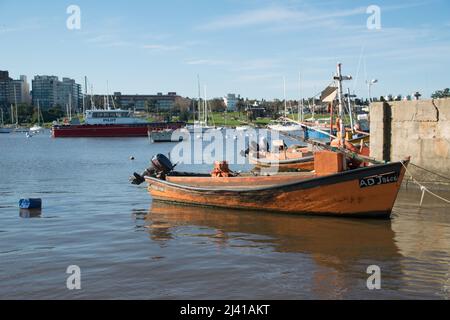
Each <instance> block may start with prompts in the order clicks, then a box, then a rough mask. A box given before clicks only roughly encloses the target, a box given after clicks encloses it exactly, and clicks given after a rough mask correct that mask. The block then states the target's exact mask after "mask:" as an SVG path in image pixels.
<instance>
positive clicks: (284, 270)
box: [0, 132, 450, 299]
mask: <svg viewBox="0 0 450 320" xmlns="http://www.w3.org/2000/svg"><path fill="white" fill-rule="evenodd" d="M170 148H171V146H170V145H167V144H160V145H151V144H149V142H148V140H147V139H145V138H142V139H67V140H66V139H61V140H56V139H51V138H50V137H49V133H48V132H47V133H46V134H43V135H40V136H35V137H33V138H31V139H26V138H25V136H24V135H23V134H11V135H0V299H89V298H94V299H119V298H121V299H401V298H410V299H418V298H425V299H448V298H450V264H449V263H450V210H449V208H448V207H446V206H445V204H442V203H439V202H435V201H434V200H432V199H431V198H429V197H427V198H426V199H425V206H424V207H423V208H422V209H420V208H419V207H418V203H419V201H420V195H419V192H418V191H417V190H402V192H401V194H400V196H399V199H398V201H397V203H396V206H395V209H394V212H395V214H394V218H393V219H392V221H377V220H353V219H336V218H323V217H321V218H315V217H297V216H287V215H277V214H270V213H264V214H262V213H254V212H242V211H231V210H216V209H205V208H197V207H180V206H173V205H167V204H161V203H156V202H155V203H152V200H151V198H150V197H149V195H148V194H147V193H146V190H145V186H140V187H137V186H133V185H130V184H129V183H128V177H129V176H130V174H131V173H132V172H134V171H138V172H142V170H143V169H144V168H146V167H147V166H148V162H149V158H150V157H151V156H152V155H154V154H156V153H167V152H168V151H170ZM130 156H134V157H135V158H136V160H135V161H130V160H129V157H130ZM180 169H183V170H189V169H190V170H191V171H194V170H203V171H204V170H210V169H211V167H210V166H206V167H205V166H199V167H196V168H189V167H186V166H185V167H182V168H180ZM447 196H448V194H447ZM22 197H38V198H42V199H43V203H44V208H43V211H42V215H41V216H40V217H36V218H27V217H21V216H20V215H19V209H18V201H19V199H20V198H22ZM70 265H78V266H79V267H80V268H81V286H82V290H79V291H69V290H68V289H67V288H66V279H67V277H68V274H66V269H67V267H68V266H70ZM370 265H378V266H379V267H380V268H381V276H382V278H381V279H382V280H381V281H382V282H381V290H376V291H370V290H368V289H367V287H366V280H367V278H368V276H369V275H368V274H367V273H366V269H367V267H368V266H370Z"/></svg>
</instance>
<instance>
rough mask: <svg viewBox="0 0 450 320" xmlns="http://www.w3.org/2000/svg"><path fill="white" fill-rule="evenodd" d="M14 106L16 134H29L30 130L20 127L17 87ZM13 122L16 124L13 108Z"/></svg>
mask: <svg viewBox="0 0 450 320" xmlns="http://www.w3.org/2000/svg"><path fill="white" fill-rule="evenodd" d="M14 106H15V109H16V112H15V116H16V127H15V129H14V132H29V129H28V128H22V127H20V126H19V107H18V106H17V94H16V87H15V86H14ZM11 120H12V122H14V107H13V106H11Z"/></svg>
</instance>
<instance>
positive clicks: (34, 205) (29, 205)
mask: <svg viewBox="0 0 450 320" xmlns="http://www.w3.org/2000/svg"><path fill="white" fill-rule="evenodd" d="M19 208H20V209H42V200H41V199H20V201H19Z"/></svg>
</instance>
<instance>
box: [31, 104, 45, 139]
mask: <svg viewBox="0 0 450 320" xmlns="http://www.w3.org/2000/svg"><path fill="white" fill-rule="evenodd" d="M37 108H38V115H37V116H38V120H37V123H36V124H35V125H34V126H32V127H31V128H30V133H31V134H38V133H41V132H42V131H44V128H42V127H41V126H40V124H41V108H40V106H39V100H38V101H37Z"/></svg>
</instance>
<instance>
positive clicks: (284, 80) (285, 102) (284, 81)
mask: <svg viewBox="0 0 450 320" xmlns="http://www.w3.org/2000/svg"><path fill="white" fill-rule="evenodd" d="M283 90H284V116H285V117H286V118H287V100H286V77H283Z"/></svg>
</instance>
